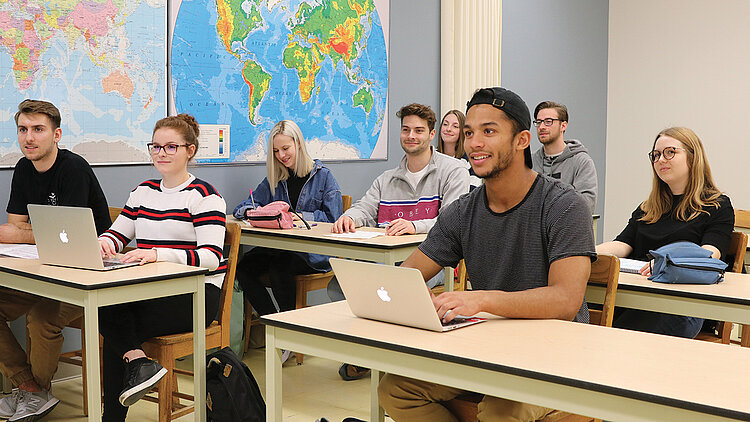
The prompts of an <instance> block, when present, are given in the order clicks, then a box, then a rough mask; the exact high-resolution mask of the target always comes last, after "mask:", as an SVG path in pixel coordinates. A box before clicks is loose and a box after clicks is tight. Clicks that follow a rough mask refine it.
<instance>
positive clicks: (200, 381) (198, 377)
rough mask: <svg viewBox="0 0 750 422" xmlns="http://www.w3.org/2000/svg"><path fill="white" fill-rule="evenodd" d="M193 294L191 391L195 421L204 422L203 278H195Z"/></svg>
mask: <svg viewBox="0 0 750 422" xmlns="http://www.w3.org/2000/svg"><path fill="white" fill-rule="evenodd" d="M195 280H196V281H195V282H196V290H195V294H193V374H195V376H193V389H194V390H193V391H194V392H195V394H194V395H193V396H194V397H195V406H194V408H195V419H194V420H195V421H198V422H205V420H206V323H205V322H206V286H205V285H206V282H205V279H204V277H203V276H201V277H195Z"/></svg>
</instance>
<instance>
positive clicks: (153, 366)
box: [120, 358, 167, 407]
mask: <svg viewBox="0 0 750 422" xmlns="http://www.w3.org/2000/svg"><path fill="white" fill-rule="evenodd" d="M166 374H167V370H166V369H165V368H164V367H163V366H161V365H159V363H158V362H156V361H155V360H151V359H149V358H139V359H135V360H132V361H130V362H126V363H125V381H124V383H123V384H124V385H123V389H122V393H120V404H122V405H123V406H126V407H127V406H131V405H132V404H133V403H135V402H137V401H138V400H140V399H141V398H142V397H143V396H145V395H146V393H148V392H149V391H151V388H153V386H155V385H156V383H157V382H159V380H160V379H162V377H163V376H164V375H166Z"/></svg>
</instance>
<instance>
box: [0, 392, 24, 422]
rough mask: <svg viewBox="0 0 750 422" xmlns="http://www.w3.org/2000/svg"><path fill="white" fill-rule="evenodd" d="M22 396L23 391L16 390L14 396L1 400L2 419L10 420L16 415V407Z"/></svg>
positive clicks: (0, 417) (0, 414)
mask: <svg viewBox="0 0 750 422" xmlns="http://www.w3.org/2000/svg"><path fill="white" fill-rule="evenodd" d="M20 396H21V390H14V391H13V394H11V395H9V396H5V397H3V398H1V399H0V419H8V418H10V417H12V416H13V415H15V414H16V406H17V405H18V398H19V397H20Z"/></svg>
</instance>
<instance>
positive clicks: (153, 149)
mask: <svg viewBox="0 0 750 422" xmlns="http://www.w3.org/2000/svg"><path fill="white" fill-rule="evenodd" d="M146 146H147V147H148V152H150V153H151V155H157V154H159V153H160V152H161V150H164V152H166V153H167V154H168V155H175V154H177V150H178V149H180V147H185V148H187V147H189V146H190V145H188V144H182V145H177V144H166V145H156V144H153V143H149V144H146Z"/></svg>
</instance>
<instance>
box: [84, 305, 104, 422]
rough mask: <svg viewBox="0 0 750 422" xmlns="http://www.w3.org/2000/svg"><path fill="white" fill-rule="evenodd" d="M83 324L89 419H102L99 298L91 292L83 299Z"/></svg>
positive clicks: (96, 420)
mask: <svg viewBox="0 0 750 422" xmlns="http://www.w3.org/2000/svg"><path fill="white" fill-rule="evenodd" d="M83 326H84V327H86V337H85V338H84V339H83V341H85V342H86V350H88V353H87V354H86V385H87V386H88V392H87V396H88V404H89V418H88V419H89V421H92V422H98V421H101V420H102V391H101V385H102V384H101V376H100V372H99V371H100V367H101V365H100V363H99V298H98V296H97V292H95V291H93V292H89V294H88V295H86V297H85V299H84V301H83Z"/></svg>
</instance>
